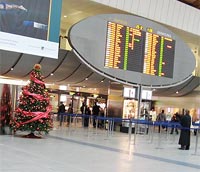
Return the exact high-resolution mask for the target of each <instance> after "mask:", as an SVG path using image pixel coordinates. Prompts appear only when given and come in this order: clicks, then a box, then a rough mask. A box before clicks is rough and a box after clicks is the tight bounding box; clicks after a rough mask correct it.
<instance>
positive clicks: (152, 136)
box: [150, 121, 155, 143]
mask: <svg viewBox="0 0 200 172" xmlns="http://www.w3.org/2000/svg"><path fill="white" fill-rule="evenodd" d="M154 132H155V122H154V121H153V123H152V128H151V141H150V142H151V143H153V139H154Z"/></svg>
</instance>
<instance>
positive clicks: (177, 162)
mask: <svg viewBox="0 0 200 172" xmlns="http://www.w3.org/2000/svg"><path fill="white" fill-rule="evenodd" d="M48 137H49V138H52V139H58V140H62V141H67V142H71V143H76V144H79V145H84V146H89V147H93V148H98V149H103V150H108V151H112V152H116V153H122V154H127V155H130V151H126V150H122V149H117V148H112V147H108V146H103V145H97V144H94V143H88V142H83V141H78V140H74V139H69V138H63V137H58V136H53V135H49V136H48ZM132 155H133V156H138V157H141V158H146V159H151V160H156V161H160V162H165V163H170V164H174V165H180V166H185V167H190V168H194V169H200V165H197V164H192V163H187V162H182V161H178V160H172V159H167V158H162V157H157V156H153V155H147V154H142V153H136V152H133V153H132Z"/></svg>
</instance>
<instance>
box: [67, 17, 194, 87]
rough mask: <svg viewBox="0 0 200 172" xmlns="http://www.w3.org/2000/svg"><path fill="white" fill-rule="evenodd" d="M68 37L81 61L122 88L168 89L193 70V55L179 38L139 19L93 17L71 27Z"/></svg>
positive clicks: (160, 27) (149, 22)
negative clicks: (131, 86) (164, 87)
mask: <svg viewBox="0 0 200 172" xmlns="http://www.w3.org/2000/svg"><path fill="white" fill-rule="evenodd" d="M68 37H69V42H70V45H71V47H72V48H73V50H74V52H75V53H76V55H77V56H78V57H79V58H80V59H81V60H82V62H84V63H85V64H86V65H88V66H89V67H90V68H92V69H93V70H94V71H96V72H98V73H99V74H101V75H104V76H105V77H108V78H110V79H113V80H115V81H118V82H120V83H123V84H125V85H127V84H128V85H130V84H131V85H133V84H134V85H137V84H140V85H143V86H150V87H151V88H153V87H163V86H168V87H170V86H172V85H174V84H178V83H181V82H183V81H184V80H185V79H186V78H189V77H190V76H191V75H192V72H193V70H194V69H195V64H196V60H195V57H194V54H193V53H192V52H191V50H190V48H189V47H188V46H187V45H186V44H185V43H184V42H183V41H182V40H181V39H180V38H179V37H178V35H176V34H175V33H173V32H172V31H170V30H169V29H168V28H167V27H165V26H162V25H161V24H158V23H156V22H153V21H151V20H148V19H145V18H142V17H138V16H133V15H126V14H101V15H96V16H92V17H89V18H87V19H84V20H82V21H80V22H78V23H77V24H75V25H73V27H72V28H71V29H70V32H69V36H68ZM183 69H184V70H183Z"/></svg>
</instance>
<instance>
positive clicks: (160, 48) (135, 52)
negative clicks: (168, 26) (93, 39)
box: [104, 21, 175, 78]
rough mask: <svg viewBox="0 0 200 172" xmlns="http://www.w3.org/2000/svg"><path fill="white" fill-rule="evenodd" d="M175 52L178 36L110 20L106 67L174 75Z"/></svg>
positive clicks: (151, 73)
mask: <svg viewBox="0 0 200 172" xmlns="http://www.w3.org/2000/svg"><path fill="white" fill-rule="evenodd" d="M141 28H142V27H141ZM149 31H152V30H151V29H149ZM174 54H175V40H173V39H171V38H168V37H164V36H161V35H158V34H155V33H152V32H148V31H144V30H142V29H137V28H133V27H128V26H125V25H122V24H118V23H114V22H110V21H109V22H108V23H107V42H106V56H105V62H104V67H106V68H115V69H122V70H128V71H135V72H140V73H144V74H149V75H155V76H163V77H168V78H173V68H174Z"/></svg>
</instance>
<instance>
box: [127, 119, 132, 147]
mask: <svg viewBox="0 0 200 172" xmlns="http://www.w3.org/2000/svg"><path fill="white" fill-rule="evenodd" d="M131 134H132V121H131V119H129V128H128V135H129V143H130V141H131Z"/></svg>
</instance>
